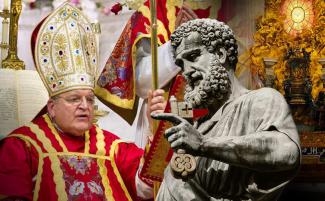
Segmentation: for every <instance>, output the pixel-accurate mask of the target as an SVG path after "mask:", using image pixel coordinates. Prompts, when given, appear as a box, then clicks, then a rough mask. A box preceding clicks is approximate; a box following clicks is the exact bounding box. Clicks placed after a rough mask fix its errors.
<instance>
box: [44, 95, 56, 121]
mask: <svg viewBox="0 0 325 201" xmlns="http://www.w3.org/2000/svg"><path fill="white" fill-rule="evenodd" d="M54 101H55V100H53V99H52V98H50V99H49V100H48V101H47V104H46V106H47V112H48V113H49V115H50V117H52V118H54V117H55V112H54V107H55V103H54Z"/></svg>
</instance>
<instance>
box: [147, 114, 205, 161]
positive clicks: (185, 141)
mask: <svg viewBox="0 0 325 201" xmlns="http://www.w3.org/2000/svg"><path fill="white" fill-rule="evenodd" d="M151 117H152V118H154V119H157V120H166V121H169V122H171V123H172V124H173V125H174V126H173V127H171V128H169V129H167V130H166V131H165V137H166V139H167V140H168V142H169V143H170V146H171V148H172V149H174V150H178V149H184V150H185V151H186V153H190V154H193V155H199V154H200V153H199V151H200V146H201V143H202V134H201V133H200V132H199V131H198V130H196V129H195V128H194V127H193V126H192V125H191V124H190V123H189V122H188V121H186V120H185V119H183V118H181V117H179V116H178V115H176V114H173V113H159V114H153V113H152V114H151Z"/></svg>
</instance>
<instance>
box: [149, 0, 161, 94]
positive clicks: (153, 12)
mask: <svg viewBox="0 0 325 201" xmlns="http://www.w3.org/2000/svg"><path fill="white" fill-rule="evenodd" d="M150 19H151V62H152V87H153V90H156V89H158V87H159V86H158V39H157V37H158V36H157V27H158V25H157V6H156V0H150Z"/></svg>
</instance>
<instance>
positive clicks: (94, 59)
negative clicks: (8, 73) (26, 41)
mask: <svg viewBox="0 0 325 201" xmlns="http://www.w3.org/2000/svg"><path fill="white" fill-rule="evenodd" d="M34 59H35V64H36V67H37V70H38V72H39V73H40V76H41V78H42V80H43V82H44V84H45V86H46V88H47V90H48V92H49V94H50V96H51V97H52V96H55V95H57V94H60V93H63V92H66V91H69V90H73V89H93V88H94V86H95V76H96V72H97V67H98V53H97V44H96V36H95V30H93V26H92V25H91V23H90V21H89V19H87V17H86V16H84V15H83V13H82V12H81V11H80V10H78V9H77V8H76V7H74V6H72V5H70V4H69V3H65V4H63V5H62V6H60V7H59V8H58V9H56V10H55V11H54V12H53V13H52V14H51V15H49V16H48V17H47V18H46V19H45V20H44V22H43V23H42V24H41V26H40V29H39V32H38V34H37V39H36V44H35V58H34Z"/></svg>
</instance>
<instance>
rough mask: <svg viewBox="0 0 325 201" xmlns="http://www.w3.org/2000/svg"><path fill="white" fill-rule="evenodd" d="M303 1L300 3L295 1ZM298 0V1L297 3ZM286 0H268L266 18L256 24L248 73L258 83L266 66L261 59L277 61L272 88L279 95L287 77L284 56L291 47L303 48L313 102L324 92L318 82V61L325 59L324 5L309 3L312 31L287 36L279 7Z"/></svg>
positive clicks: (319, 69)
mask: <svg viewBox="0 0 325 201" xmlns="http://www.w3.org/2000/svg"><path fill="white" fill-rule="evenodd" d="M298 1H302V0H298ZM298 1H297V2H298ZM285 2H286V0H267V1H266V11H265V15H264V16H263V17H261V18H259V19H258V21H257V32H256V33H255V35H254V40H255V44H254V46H253V47H252V48H251V49H250V54H251V72H252V74H253V77H254V76H258V77H259V78H260V79H261V80H265V66H264V63H263V58H266V57H269V58H277V59H278V62H277V64H275V65H274V66H273V69H274V72H275V75H276V80H275V88H276V89H277V90H279V91H280V92H281V93H284V90H283V81H284V79H285V76H286V75H287V73H288V72H287V71H286V61H285V59H284V55H285V54H286V53H287V52H288V50H289V49H290V48H293V49H305V50H306V52H308V53H310V60H311V62H310V64H309V75H310V79H311V82H312V92H311V94H312V98H313V99H316V98H317V97H318V95H319V93H320V91H321V90H322V89H323V82H322V79H321V75H322V66H321V65H320V63H319V58H324V57H325V46H324V44H325V28H324V27H325V2H324V1H323V0H315V1H312V2H311V3H312V8H313V11H314V13H315V18H314V19H315V20H314V22H313V25H312V27H311V28H308V29H302V30H301V33H297V34H296V35H290V34H288V33H287V31H286V28H285V25H284V24H285V19H286V17H285V15H283V14H282V13H281V9H280V8H281V6H282V5H283V4H284V3H285Z"/></svg>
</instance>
